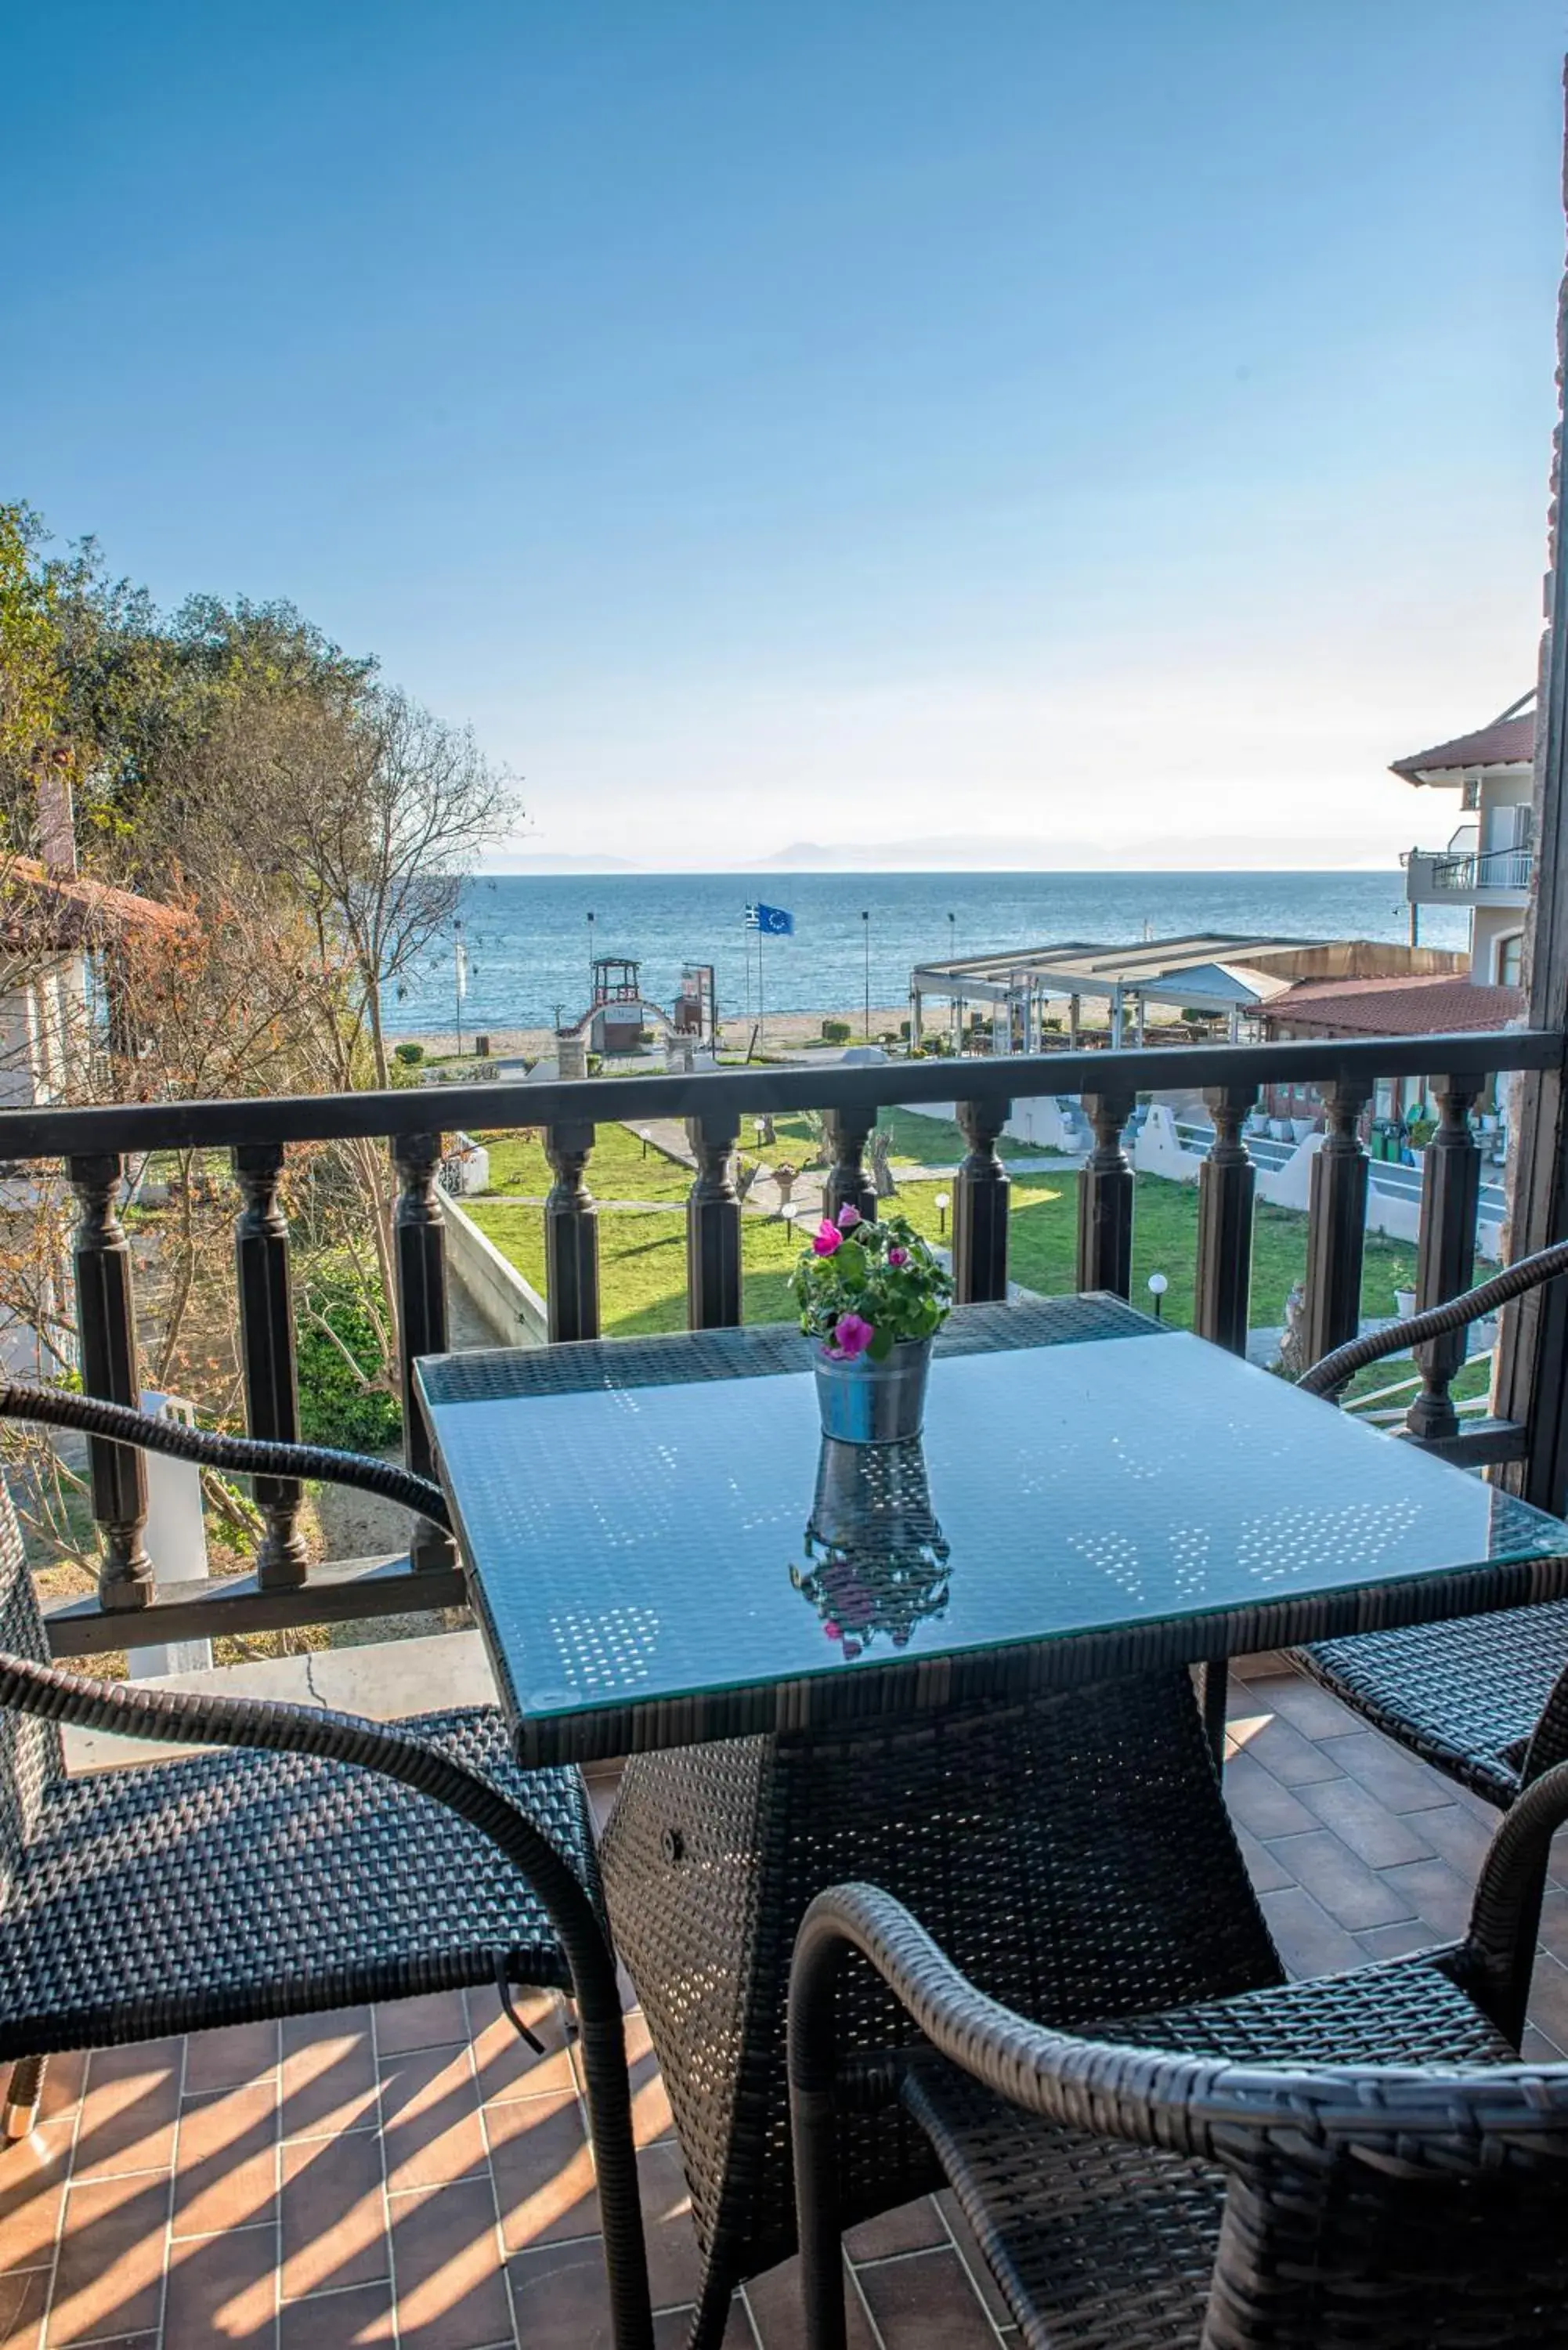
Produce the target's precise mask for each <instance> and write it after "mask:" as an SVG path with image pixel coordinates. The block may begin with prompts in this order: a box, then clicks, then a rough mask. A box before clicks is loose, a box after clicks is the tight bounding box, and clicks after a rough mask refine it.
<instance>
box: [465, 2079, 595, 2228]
mask: <svg viewBox="0 0 1568 2350" xmlns="http://www.w3.org/2000/svg"><path fill="white" fill-rule="evenodd" d="M485 2127H486V2130H487V2131H488V2133H489V2137H490V2168H491V2174H492V2176H493V2178H494V2180H495V2192H496V2196H497V2198H498V2199H499V2201H500V2205H501V2231H502V2235H503V2237H504V2241H505V2244H506V2249H507V2251H508V2252H522V2251H527V2250H528V2248H529V2246H530V2245H533V2244H548V2243H558V2242H560V2241H561V2240H562V2239H563V2238H566V2237H570V2236H591V2235H595V2234H597V2230H598V2224H599V2207H598V2196H597V2191H596V2189H595V2187H594V2170H593V2162H592V2158H590V2156H589V2153H588V2147H587V2138H586V2137H585V2136H584V2134H583V2116H582V2109H581V2107H580V2106H578V2104H577V2101H576V2098H575V2097H556V2098H552V2097H523V2098H519V2099H517V2100H516V2101H515V2102H514V2103H513V2104H511V2105H505V2106H490V2107H488V2108H487V2110H486V2114H485Z"/></svg>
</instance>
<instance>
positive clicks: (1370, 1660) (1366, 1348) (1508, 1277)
mask: <svg viewBox="0 0 1568 2350" xmlns="http://www.w3.org/2000/svg"><path fill="white" fill-rule="evenodd" d="M1563 1273H1568V1244H1559V1245H1558V1246H1557V1247H1555V1248H1549V1249H1542V1250H1541V1251H1539V1252H1538V1253H1537V1254H1535V1255H1534V1256H1529V1257H1523V1258H1521V1260H1520V1262H1519V1263H1517V1264H1513V1265H1510V1266H1509V1267H1508V1268H1507V1270H1506V1271H1505V1272H1503V1273H1501V1274H1497V1275H1496V1276H1495V1277H1494V1278H1493V1279H1492V1280H1490V1281H1488V1282H1483V1283H1482V1284H1480V1287H1479V1288H1476V1289H1472V1290H1469V1291H1467V1292H1466V1294H1465V1295H1463V1296H1462V1297H1456V1298H1453V1299H1451V1300H1450V1301H1449V1304H1448V1305H1440V1306H1438V1307H1436V1308H1434V1309H1433V1310H1431V1311H1430V1312H1428V1313H1426V1314H1417V1315H1414V1316H1413V1317H1412V1318H1411V1319H1409V1320H1407V1321H1404V1322H1394V1323H1390V1324H1388V1325H1386V1326H1385V1327H1384V1328H1383V1329H1381V1330H1378V1331H1375V1332H1369V1333H1368V1334H1367V1336H1366V1337H1364V1338H1355V1339H1353V1340H1352V1341H1351V1342H1350V1343H1349V1344H1348V1345H1347V1346H1345V1347H1338V1348H1336V1349H1335V1351H1334V1353H1333V1354H1332V1355H1325V1356H1324V1358H1323V1360H1322V1362H1321V1363H1317V1364H1314V1367H1313V1368H1312V1369H1311V1370H1310V1371H1308V1372H1307V1373H1306V1375H1305V1377H1304V1378H1303V1379H1302V1381H1301V1385H1302V1386H1303V1388H1306V1389H1307V1390H1308V1392H1309V1393H1314V1394H1318V1395H1328V1396H1332V1395H1334V1394H1336V1393H1337V1392H1338V1390H1339V1389H1340V1388H1342V1387H1343V1386H1344V1384H1345V1380H1346V1379H1348V1378H1350V1377H1351V1376H1352V1375H1353V1374H1354V1373H1355V1371H1358V1370H1360V1369H1362V1368H1363V1367H1365V1366H1366V1364H1368V1363H1374V1362H1377V1361H1379V1360H1380V1359H1381V1358H1382V1357H1385V1356H1386V1355H1393V1354H1398V1353H1402V1352H1403V1351H1404V1350H1405V1349H1406V1348H1407V1347H1410V1346H1411V1345H1412V1344H1413V1343H1417V1344H1418V1343H1419V1342H1420V1340H1422V1339H1423V1338H1431V1337H1437V1336H1441V1335H1442V1334H1444V1333H1445V1332H1447V1331H1450V1330H1455V1329H1459V1328H1461V1327H1462V1326H1464V1325H1465V1324H1467V1323H1470V1322H1475V1321H1479V1320H1480V1317H1481V1315H1485V1314H1490V1313H1494V1312H1495V1311H1496V1310H1497V1308H1498V1307H1499V1306H1500V1305H1504V1304H1506V1303H1507V1302H1508V1301H1509V1299H1511V1298H1513V1297H1517V1296H1520V1295H1521V1294H1522V1293H1523V1292H1524V1291H1525V1290H1527V1289H1533V1288H1536V1287H1538V1286H1539V1285H1540V1284H1542V1282H1544V1281H1551V1280H1552V1279H1554V1278H1556V1277H1557V1276H1558V1275H1559V1274H1563ZM1294 1653H1295V1658H1296V1661H1297V1663H1298V1664H1299V1665H1300V1666H1301V1667H1302V1669H1303V1671H1305V1672H1307V1673H1310V1674H1311V1675H1312V1677H1313V1679H1314V1680H1317V1681H1320V1682H1321V1683H1322V1684H1323V1686H1324V1688H1325V1689H1327V1690H1332V1691H1333V1693H1334V1696H1335V1697H1337V1698H1339V1699H1341V1700H1343V1702H1344V1703H1345V1704H1346V1705H1348V1706H1350V1707H1351V1708H1352V1709H1353V1710H1354V1711H1355V1712H1356V1713H1358V1714H1360V1715H1361V1716H1362V1717H1363V1718H1364V1719H1365V1720H1366V1721H1369V1722H1370V1723H1371V1724H1372V1725H1373V1727H1374V1728H1375V1729H1377V1730H1381V1731H1384V1732H1385V1733H1386V1736H1388V1737H1390V1738H1393V1739H1396V1740H1397V1742H1398V1743H1399V1744H1400V1745H1401V1746H1404V1747H1407V1748H1408V1749H1409V1751H1410V1752H1412V1753H1414V1754H1417V1755H1419V1757H1420V1758H1421V1760H1422V1761H1423V1762H1424V1763H1431V1764H1432V1765H1433V1766H1434V1768H1435V1769H1437V1770H1438V1771H1441V1772H1443V1773H1445V1774H1446V1775H1447V1776H1448V1777H1449V1778H1451V1779H1457V1780H1458V1781H1459V1783H1460V1784H1461V1785H1462V1786H1465V1787H1469V1789H1470V1790H1471V1791H1472V1792H1473V1793H1474V1794H1478V1795H1484V1796H1485V1798H1486V1800H1487V1801H1488V1803H1490V1804H1498V1805H1499V1806H1500V1808H1504V1809H1506V1807H1507V1806H1508V1805H1509V1804H1511V1803H1512V1802H1513V1800H1514V1798H1515V1796H1516V1795H1517V1794H1519V1792H1520V1789H1521V1787H1525V1786H1528V1785H1529V1784H1530V1783H1531V1781H1532V1779H1536V1778H1538V1777H1539V1776H1540V1775H1541V1773H1542V1772H1543V1771H1546V1770H1549V1769H1551V1767H1552V1764H1554V1763H1562V1762H1563V1761H1568V1600H1561V1599H1557V1600H1552V1601H1549V1602H1548V1603H1547V1604H1546V1605H1545V1606H1543V1607H1515V1608H1510V1609H1508V1610H1506V1611H1505V1612H1503V1613H1501V1614H1499V1615H1492V1616H1470V1617H1461V1618H1460V1619H1459V1621H1457V1622H1453V1623H1447V1624H1417V1625H1407V1626H1405V1627H1402V1628H1400V1629H1398V1630H1396V1631H1391V1632H1367V1633H1363V1634H1361V1635H1359V1636H1358V1637H1357V1638H1354V1639H1345V1640H1317V1641H1314V1642H1313V1643H1312V1644H1311V1645H1310V1646H1309V1647H1306V1648H1298V1649H1297V1650H1296V1651H1295V1652H1294Z"/></svg>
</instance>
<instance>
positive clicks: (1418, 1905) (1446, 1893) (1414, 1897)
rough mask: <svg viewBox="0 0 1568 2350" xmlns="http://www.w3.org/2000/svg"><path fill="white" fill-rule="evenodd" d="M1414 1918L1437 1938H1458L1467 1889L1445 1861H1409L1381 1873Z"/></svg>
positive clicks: (1467, 1909)
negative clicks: (1419, 1920) (1431, 1927)
mask: <svg viewBox="0 0 1568 2350" xmlns="http://www.w3.org/2000/svg"><path fill="white" fill-rule="evenodd" d="M1383 1873H1384V1875H1385V1877H1386V1878H1387V1879H1388V1883H1389V1885H1390V1887H1392V1889H1393V1890H1394V1891H1395V1892H1396V1893H1397V1894H1398V1895H1399V1896H1400V1898H1401V1899H1402V1900H1403V1901H1404V1902H1405V1903H1406V1905H1407V1908H1410V1909H1412V1910H1414V1912H1415V1914H1416V1916H1417V1918H1425V1919H1426V1921H1427V1923H1428V1926H1435V1927H1436V1928H1437V1929H1438V1933H1439V1934H1462V1933H1463V1932H1464V1930H1465V1929H1466V1927H1467V1926H1468V1925H1469V1916H1470V1895H1471V1890H1472V1888H1471V1887H1470V1884H1469V1879H1468V1878H1467V1877H1461V1876H1460V1874H1459V1870H1458V1869H1457V1868H1450V1867H1449V1864H1448V1862H1447V1861H1446V1860H1411V1861H1407V1862H1406V1863H1405V1865H1404V1866H1403V1867H1401V1868H1388V1869H1385V1871H1384V1872H1383Z"/></svg>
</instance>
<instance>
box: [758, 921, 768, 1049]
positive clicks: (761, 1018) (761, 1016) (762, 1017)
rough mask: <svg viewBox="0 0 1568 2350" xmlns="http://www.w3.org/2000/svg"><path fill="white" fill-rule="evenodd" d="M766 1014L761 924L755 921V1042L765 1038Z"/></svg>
mask: <svg viewBox="0 0 1568 2350" xmlns="http://www.w3.org/2000/svg"><path fill="white" fill-rule="evenodd" d="M767 1033H768V1028H767V1015H766V1014H765V1013H764V1012H763V926H762V923H761V921H760V920H759V921H758V923H757V1042H758V1043H759V1044H763V1043H765V1042H766V1039H767Z"/></svg>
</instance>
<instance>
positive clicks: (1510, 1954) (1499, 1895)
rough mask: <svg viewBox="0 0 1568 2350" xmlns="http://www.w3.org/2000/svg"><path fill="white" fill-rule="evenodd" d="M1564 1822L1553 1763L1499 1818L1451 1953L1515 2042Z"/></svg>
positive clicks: (1564, 1802) (1564, 1790) (1566, 1769)
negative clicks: (1462, 1932) (1463, 1931)
mask: <svg viewBox="0 0 1568 2350" xmlns="http://www.w3.org/2000/svg"><path fill="white" fill-rule="evenodd" d="M1559 1686H1561V1684H1560V1685H1559ZM1555 1695H1556V1692H1555V1691H1554V1692H1553V1696H1554V1697H1555ZM1564 1821H1568V1763H1556V1764H1554V1765H1553V1766H1552V1769H1551V1770H1547V1771H1542V1773H1541V1774H1540V1776H1539V1777H1538V1778H1534V1779H1532V1780H1531V1781H1530V1783H1529V1784H1528V1785H1526V1786H1525V1787H1524V1788H1523V1789H1522V1790H1521V1793H1520V1794H1519V1795H1518V1796H1517V1797H1516V1798H1515V1800H1514V1802H1513V1803H1512V1804H1511V1805H1510V1807H1509V1809H1508V1810H1507V1811H1506V1812H1505V1813H1504V1814H1503V1815H1502V1818H1501V1820H1500V1821H1499V1823H1498V1825H1497V1827H1496V1829H1495V1831H1494V1832H1493V1835H1492V1840H1491V1844H1490V1847H1489V1849H1488V1851H1487V1856H1486V1858H1485V1859H1484V1860H1483V1861H1482V1863H1481V1866H1480V1876H1479V1877H1478V1878H1477V1880H1476V1889H1475V1898H1474V1899H1473V1901H1472V1902H1471V1905H1470V1922H1469V1932H1468V1933H1467V1935H1466V1937H1465V1939H1464V1941H1463V1943H1462V1944H1461V1945H1460V1947H1459V1950H1458V1951H1457V1952H1456V1954H1455V1958H1454V1968H1455V1971H1456V1972H1458V1973H1459V1974H1461V1975H1462V1977H1463V1980H1464V1981H1465V1982H1466V1983H1467V1985H1468V1986H1469V1989H1470V1991H1472V1992H1473V1994H1474V1996H1475V1997H1476V1998H1477V1999H1478V2000H1479V2001H1480V2004H1481V2005H1482V2006H1483V2007H1484V2008H1485V2009H1486V2011H1487V2012H1488V2013H1489V2014H1490V2017H1491V2019H1492V2021H1493V2022H1495V2023H1496V2024H1497V2026H1498V2028H1499V2030H1500V2031H1501V2032H1504V2033H1506V2034H1507V2035H1508V2037H1509V2039H1511V2041H1513V2043H1515V2045H1516V2046H1517V2044H1518V2042H1519V2037H1520V2034H1521V2032H1522V2031H1523V2029H1524V2019H1525V2010H1526V2007H1527V2005H1528V2003H1529V1999H1530V1982H1531V1976H1532V1972H1533V1970H1534V1965H1535V1938H1536V1934H1537V1931H1538V1929H1539V1927H1540V1923H1541V1899H1542V1892H1543V1891H1544V1889H1545V1884H1546V1867H1547V1861H1548V1858H1549V1856H1550V1854H1551V1850H1552V1837H1553V1836H1554V1835H1556V1833H1557V1830H1558V1829H1559V1828H1560V1827H1561V1826H1562V1825H1563V1823H1564Z"/></svg>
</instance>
